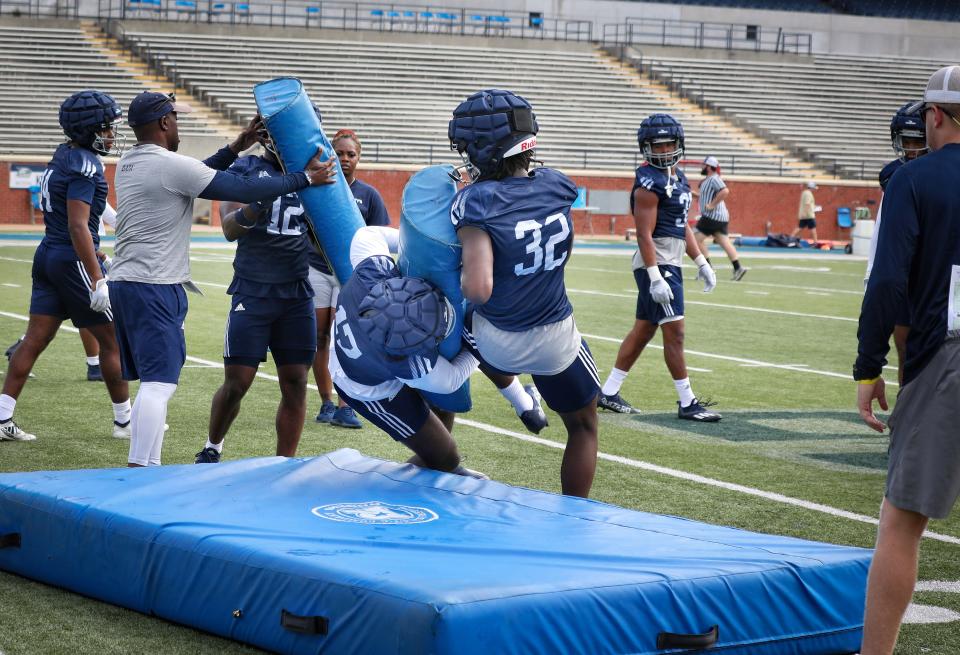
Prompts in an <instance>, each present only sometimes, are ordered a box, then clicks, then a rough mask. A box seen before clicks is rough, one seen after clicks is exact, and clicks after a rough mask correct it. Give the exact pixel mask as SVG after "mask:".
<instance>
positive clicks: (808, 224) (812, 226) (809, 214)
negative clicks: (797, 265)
mask: <svg viewBox="0 0 960 655" xmlns="http://www.w3.org/2000/svg"><path fill="white" fill-rule="evenodd" d="M803 186H804V189H803V191H802V192H801V193H800V213H799V214H798V218H799V219H800V222H799V224H798V225H797V229H796V230H794V231H793V234H791V235H790V236H792V237H796V236H797V235H799V234H800V230H810V236H811V240H812V241H813V242H814V243H816V241H817V212H818V211H819V208H818V207H817V201H816V200H814V199H813V190H814V189H816V188H817V183H816V182H814V181H813V180H810V181H809V182H807V183H806V184H804V185H803Z"/></svg>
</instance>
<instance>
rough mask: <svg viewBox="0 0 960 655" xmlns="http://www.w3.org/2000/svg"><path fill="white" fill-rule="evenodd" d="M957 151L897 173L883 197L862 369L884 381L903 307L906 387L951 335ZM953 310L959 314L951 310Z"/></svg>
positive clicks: (959, 218)
mask: <svg viewBox="0 0 960 655" xmlns="http://www.w3.org/2000/svg"><path fill="white" fill-rule="evenodd" d="M958 175H960V144H956V143H952V144H949V145H946V146H944V147H942V148H940V149H939V150H937V151H934V152H931V153H929V154H927V155H924V156H923V157H919V158H917V159H915V160H913V161H911V162H908V163H906V164H904V165H903V166H901V167H900V169H899V170H898V171H897V172H896V173H894V175H893V177H891V178H890V181H889V183H888V184H887V189H886V191H885V192H884V195H883V229H882V230H880V235H879V238H878V239H877V255H876V258H875V259H874V264H873V270H872V271H871V272H870V281H869V282H868V284H867V291H866V294H865V295H864V297H863V305H862V307H861V310H860V327H859V329H858V331H857V336H858V338H859V341H860V346H859V350H858V357H857V369H858V372H859V373H860V377H861V378H872V377H876V376H878V375H880V373H881V371H882V367H883V365H884V364H885V363H886V361H887V360H886V355H887V351H888V350H889V348H890V343H889V340H890V335H891V334H892V333H893V326H894V323H895V322H896V318H897V315H898V313H899V312H900V311H901V308H902V306H903V303H904V302H908V303H909V306H910V318H911V325H910V336H909V337H908V338H907V356H906V362H905V363H904V367H903V382H904V384H906V383H909V382H910V381H911V380H913V379H914V378H915V377H916V376H917V375H918V374H919V373H920V371H921V370H923V367H924V366H926V365H927V363H928V362H929V361H930V359H931V358H932V357H933V356H934V354H935V353H936V352H937V350H938V349H939V348H940V346H941V345H942V344H943V342H944V340H945V339H946V336H947V325H948V316H947V314H948V311H949V306H950V287H951V279H952V277H953V275H954V269H955V268H956V269H958V275H960V186H958V185H957V176H958ZM954 309H955V310H956V308H954Z"/></svg>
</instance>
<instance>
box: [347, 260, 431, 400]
mask: <svg viewBox="0 0 960 655" xmlns="http://www.w3.org/2000/svg"><path fill="white" fill-rule="evenodd" d="M393 277H400V269H398V268H397V265H396V263H394V261H393V258H392V257H389V256H387V255H375V256H373V257H367V258H366V259H364V260H363V261H362V262H360V263H359V264H357V266H356V267H355V268H354V269H353V275H351V276H350V279H349V280H347V282H346V284H344V285H343V287H342V288H341V289H340V295H339V297H338V299H337V313H336V318H335V320H334V328H333V342H334V347H335V348H336V349H337V361H339V362H340V368H342V369H343V372H344V373H346V374H347V376H348V377H349V378H350V379H351V380H353V381H354V382H357V383H359V384H365V385H367V386H370V387H375V386H377V385H380V384H383V383H384V382H388V381H390V380H396V379H398V378H399V379H403V380H413V379H415V378H421V377H424V376H425V375H427V374H428V373H429V372H430V371H431V370H433V367H434V366H435V365H436V363H437V358H438V357H439V356H440V354H439V353H438V352H436V351H434V352H433V353H432V354H431V355H430V356H429V357H428V356H421V355H415V356H410V357H393V356H391V355H388V354H387V353H385V352H384V351H383V344H380V345H379V346H377V345H376V344H374V343H372V342H371V341H370V340H369V339H368V338H367V336H366V334H365V333H364V331H363V329H361V327H360V325H359V323H358V320H359V318H360V303H362V302H363V299H364V298H365V297H366V296H367V294H369V293H370V289H372V288H373V287H375V286H376V285H377V284H378V283H379V282H381V281H383V280H386V279H389V278H393Z"/></svg>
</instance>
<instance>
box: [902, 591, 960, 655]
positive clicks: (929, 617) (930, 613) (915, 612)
mask: <svg viewBox="0 0 960 655" xmlns="http://www.w3.org/2000/svg"><path fill="white" fill-rule="evenodd" d="M954 621H960V614H957V613H956V612H954V611H953V610H950V609H947V608H946V607H936V606H934V605H921V604H920V603H910V605H908V606H907V612H906V614H904V615H903V623H911V624H930V623H953V622H954ZM926 650H927V649H926V648H923V649H921V651H920V652H924V651H926Z"/></svg>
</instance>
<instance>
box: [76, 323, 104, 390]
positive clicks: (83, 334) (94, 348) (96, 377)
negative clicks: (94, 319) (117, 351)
mask: <svg viewBox="0 0 960 655" xmlns="http://www.w3.org/2000/svg"><path fill="white" fill-rule="evenodd" d="M80 342H81V343H82V344H83V354H84V355H85V356H86V358H87V380H89V381H91V382H99V381H100V380H103V373H102V371H101V370H100V344H98V343H97V338H96V337H95V336H93V334H91V333H90V330H89V329H88V328H80Z"/></svg>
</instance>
